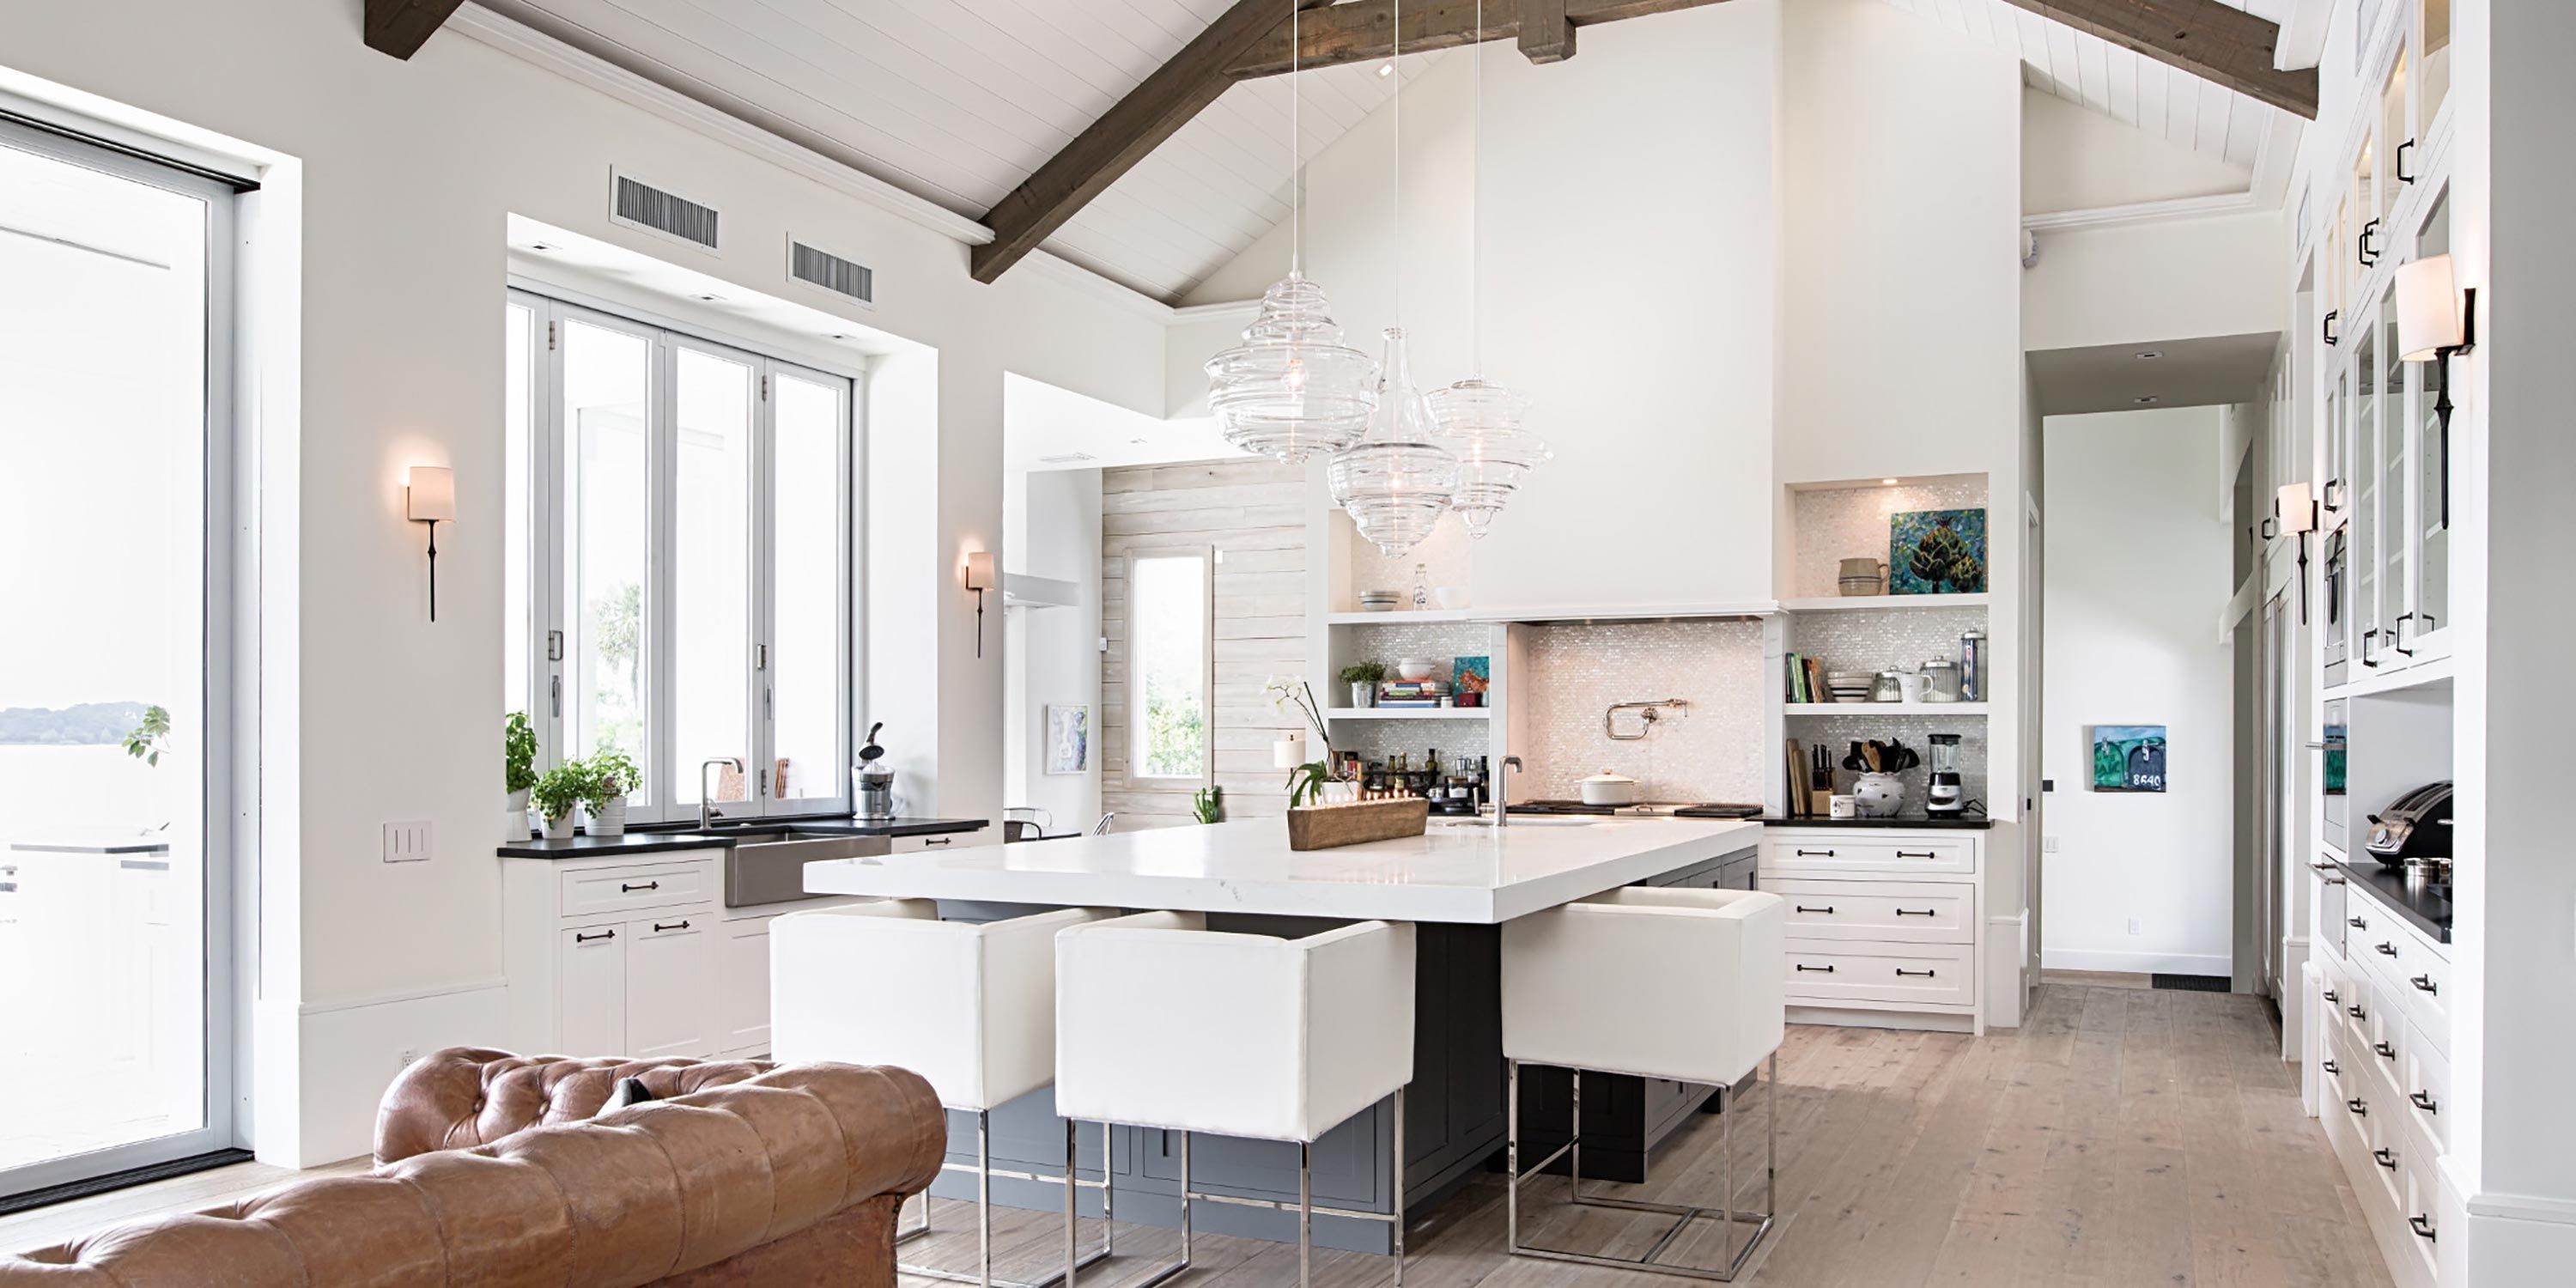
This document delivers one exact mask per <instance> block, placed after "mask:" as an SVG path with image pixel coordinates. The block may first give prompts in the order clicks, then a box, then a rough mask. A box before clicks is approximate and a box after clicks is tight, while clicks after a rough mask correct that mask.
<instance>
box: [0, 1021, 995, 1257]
mask: <svg viewBox="0 0 2576 1288" xmlns="http://www.w3.org/2000/svg"><path fill="white" fill-rule="evenodd" d="M498 1054H499V1053H494V1052H475V1051H447V1052H440V1053H439V1054H438V1055H436V1056H432V1057H428V1058H427V1059H424V1060H423V1061H421V1062H420V1064H418V1065H415V1066H414V1067H413V1069H412V1070H410V1071H408V1072H406V1073H405V1074H404V1075H403V1079H402V1081H401V1082H398V1083H397V1084H396V1088H395V1092H396V1093H401V1094H402V1095H403V1096H404V1097H405V1099H403V1100H402V1102H401V1104H399V1105H398V1104H397V1103H396V1096H395V1095H394V1094H389V1095H388V1098H387V1106H386V1110H385V1113H384V1114H383V1116H382V1118H381V1120H380V1122H379V1128H380V1134H379V1150H380V1152H382V1151H391V1153H392V1155H393V1157H392V1158H391V1159H390V1160H389V1165H388V1166H385V1167H383V1168H382V1169H381V1170H379V1171H378V1172H377V1173H376V1174H375V1175H373V1176H363V1177H335V1178H329V1179H324V1180H316V1181H306V1182H301V1183H297V1184H293V1185H288V1186H285V1187H284V1188H281V1189H277V1190H273V1191H270V1192H268V1193H266V1194H262V1195H258V1196H256V1197H253V1198H249V1199H245V1200H243V1201H241V1202H238V1203H233V1204H228V1205H226V1206H224V1207H221V1208H216V1209H213V1210H211V1211H207V1212H202V1213H197V1214H194V1215H190V1216H180V1217H171V1218H165V1219H161V1220H156V1221H147V1222H141V1223H137V1224H134V1225H129V1226H124V1227H120V1228H116V1229H112V1230H109V1231H106V1232H104V1233H102V1234H97V1235H93V1236H91V1237H88V1238H84V1239H79V1240H75V1241H73V1242H71V1243H67V1244H63V1245H61V1246H58V1247H53V1248H46V1249H41V1250H39V1251H36V1252H33V1253H29V1254H26V1255H25V1256H23V1257H18V1258H6V1257H0V1288H159V1286H161V1285H182V1284H185V1285H221V1286H222V1288H290V1286H291V1288H309V1286H312V1285H323V1284H328V1285H332V1286H333V1288H442V1286H444V1285H457V1284H473V1285H477V1286H478V1288H539V1286H543V1288H574V1286H579V1288H626V1286H629V1285H642V1284H650V1283H670V1284H683V1285H691V1286H693V1288H698V1286H703V1288H713V1286H714V1285H720V1284H809V1283H810V1284H825V1283H830V1284H854V1285H888V1284H891V1283H892V1282H893V1272H894V1257H893V1233H894V1217H895V1212H896V1210H897V1208H898V1207H899V1206H900V1205H901V1203H902V1201H903V1199H904V1197H906V1196H908V1195H910V1194H913V1193H916V1192H918V1191H920V1190H921V1189H923V1188H924V1187H926V1186H927V1185H928V1184H929V1183H930V1181H931V1178H932V1177H933V1176H935V1175H936V1174H937V1172H938V1168H939V1162H940V1158H941V1155H942V1153H943V1152H944V1150H945V1149H946V1145H947V1130H946V1123H945V1120H944V1119H943V1118H942V1116H941V1114H940V1110H939V1104H938V1101H937V1099H936V1098H935V1097H934V1096H933V1095H932V1094H931V1090H930V1084H929V1083H927V1082H925V1081H923V1080H922V1079H921V1078H920V1077H919V1076H918V1075H915V1074H913V1073H911V1072H909V1071H907V1070H903V1069H895V1068H886V1067H860V1066H855V1065H832V1064H813V1065H799V1066H793V1067H789V1068H781V1069H770V1070H766V1071H761V1070H757V1069H749V1067H748V1066H740V1065H736V1066H717V1065H698V1066H686V1067H682V1066H653V1067H652V1068H651V1069H649V1070H648V1071H647V1072H645V1073H643V1074H640V1075H634V1074H630V1075H629V1076H642V1077H644V1078H645V1079H646V1081H647V1084H648V1085H651V1084H652V1083H653V1082H654V1081H655V1079H657V1078H659V1079H662V1080H664V1085H667V1086H669V1087H671V1088H672V1089H673V1090H674V1091H676V1092H678V1093H679V1094H678V1095H677V1097H676V1098H675V1099H672V1100H668V1101H657V1102H654V1103H650V1104H642V1105H637V1106H634V1107H631V1108H628V1109H622V1110H619V1111H617V1112H616V1113H613V1114H610V1115H608V1116H606V1117H604V1118H601V1119H597V1120H592V1121H575V1119H577V1118H578V1114H577V1112H576V1111H575V1109H574V1106H575V1105H577V1104H579V1103H580V1101H579V1100H578V1099H576V1097H577V1096H586V1095H588V1091H587V1088H588V1087H589V1086H590V1085H591V1082H592V1081H593V1080H594V1078H593V1075H594V1074H598V1075H599V1076H612V1075H610V1074H606V1073H602V1072H601V1071H602V1070H614V1069H616V1068H618V1067H619V1066H618V1065H617V1064H616V1063H615V1062H601V1061H522V1060H518V1059H516V1058H515V1057H502V1058H500V1059H491V1058H486V1057H493V1056H497V1055H498ZM424 1066H430V1068H429V1071H428V1072H427V1073H424V1072H423V1068H424ZM501 1066H506V1067H501ZM484 1069H497V1071H496V1072H494V1073H493V1074H492V1075H491V1076H490V1077H489V1078H486V1077H485V1076H484V1075H483V1074H482V1072H481V1070H484ZM548 1069H558V1070H563V1072H561V1073H559V1075H558V1076H556V1077H554V1078H553V1079H552V1080H551V1081H549V1080H548V1079H547V1077H546V1074H545V1071H546V1070H548ZM746 1070H748V1076H743V1074H744V1071H746ZM415 1075H418V1076H417V1077H416V1076H415ZM469 1075H470V1077H469ZM469 1080H470V1081H471V1082H472V1083H473V1084H474V1085H476V1086H478V1087H486V1088H487V1089H486V1090H483V1091H482V1092H480V1094H479V1096H468V1097H465V1098H463V1099H462V1100H459V1099H457V1098H456V1097H455V1095H454V1091H453V1088H454V1087H455V1086H458V1085H462V1084H463V1083H464V1082H466V1081H469ZM692 1082H694V1083H695V1084H696V1089H695V1090H687V1089H685V1088H686V1087H687V1086H688V1085H690V1084H691V1083H692ZM549 1088H551V1089H552V1090H551V1091H549V1090H548V1089H549ZM606 1094H607V1093H606V1091H605V1090H602V1091H601V1092H600V1093H599V1096H597V1097H592V1103H593V1104H596V1103H597V1101H598V1100H599V1099H601V1098H604V1097H605V1095H606ZM414 1095H418V1096H421V1097H425V1099H410V1098H409V1097H411V1096H414ZM505 1098H506V1106H504V1107H503V1108H499V1109H496V1108H494V1105H495V1102H496V1101H502V1100H504V1099H505ZM477 1099H479V1100H480V1102H481V1103H480V1104H479V1105H475V1104H474V1102H475V1101H476V1100H477ZM406 1106H408V1108H406ZM422 1106H429V1108H422ZM460 1106H472V1107H468V1108H461V1109H460ZM520 1113H526V1114H527V1115H529V1120H530V1121H531V1122H535V1123H537V1125H535V1126H533V1127H530V1128H528V1129H526V1130H521V1131H517V1132H515V1133H507V1134H504V1135H503V1136H502V1137H501V1138H500V1139H497V1140H494V1141H492V1142H491V1143H486V1144H478V1145H475V1146H473V1147H471V1148H464V1149H434V1148H433V1149H427V1150H426V1152H424V1151H423V1150H422V1149H420V1148H415V1146H418V1145H420V1143H421V1142H423V1141H427V1140H430V1139H433V1138H437V1137H442V1136H445V1137H451V1138H452V1137H455V1136H458V1135H460V1134H462V1133H467V1132H480V1131H483V1130H486V1129H487V1128H489V1127H492V1126H495V1125H497V1124H499V1123H500V1122H502V1121H505V1120H506V1119H507V1118H509V1117H512V1116H515V1115H518V1114H520ZM442 1123H443V1124H445V1125H444V1126H441V1125H440V1124H442ZM389 1125H390V1126H391V1127H392V1128H394V1129H396V1130H395V1131H394V1137H393V1139H390V1140H389V1139H388V1138H387V1137H386V1136H385V1134H384V1130H385V1129H386V1128H387V1127H388V1126H389Z"/></svg>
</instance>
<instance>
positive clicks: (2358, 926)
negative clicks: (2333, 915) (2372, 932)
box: [2343, 917, 2370, 930]
mask: <svg viewBox="0 0 2576 1288" xmlns="http://www.w3.org/2000/svg"><path fill="white" fill-rule="evenodd" d="M2343 924H2345V925H2347V926H2350V927H2352V928H2353V929H2355V930H2368V929H2370V923H2369V922H2367V921H2364V920H2362V919H2361V918H2359V917H2346V918H2344V919H2343Z"/></svg>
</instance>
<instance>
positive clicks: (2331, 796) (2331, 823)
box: [2317, 698, 2352, 855]
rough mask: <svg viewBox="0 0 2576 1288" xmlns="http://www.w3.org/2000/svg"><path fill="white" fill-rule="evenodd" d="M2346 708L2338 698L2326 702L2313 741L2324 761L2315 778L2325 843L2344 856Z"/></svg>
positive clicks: (2347, 837)
mask: <svg viewBox="0 0 2576 1288" xmlns="http://www.w3.org/2000/svg"><path fill="white" fill-rule="evenodd" d="M2349 710H2350V706H2349V704H2348V703H2346V702H2345V700H2344V699H2342V698H2335V699H2333V700H2331V701H2329V702H2327V703H2326V711H2325V717H2326V718H2325V729H2324V736H2323V737H2322V738H2321V739H2320V740H2319V741H2318V743H2317V746H2318V748H2319V749H2320V750H2321V751H2322V752H2323V753H2324V754H2323V755H2322V756H2321V757H2320V759H2321V760H2322V761H2323V762H2324V763H2323V764H2322V765H2321V766H2320V767H2319V772H2318V777H2319V779H2320V780H2321V781H2322V783H2323V786H2324V791H2323V795H2324V797H2325V843H2326V844H2328V845H2331V846H2333V847H2334V849H2335V853H2337V854H2344V855H2349V854H2351V853H2352V843H2351V839H2350V835H2349V831H2350V829H2349V827H2348V826H2347V823H2346V821H2345V820H2346V818H2347V810H2346V797H2345V794H2344V793H2345V788H2344V779H2345V776H2346V774H2347V772H2348V771H2347V764H2348V761H2349V756H2348V754H2347V753H2348V748H2349V745H2350V743H2351V736H2352V730H2351V726H2350V725H2348V724H2347V723H2346V721H2347V720H2348V719H2349V718H2350V717H2349V716H2348V714H2347V713H2348V712H2349Z"/></svg>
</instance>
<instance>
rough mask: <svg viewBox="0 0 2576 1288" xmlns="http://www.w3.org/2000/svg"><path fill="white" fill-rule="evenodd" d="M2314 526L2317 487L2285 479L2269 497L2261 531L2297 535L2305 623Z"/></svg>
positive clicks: (2301, 612) (2302, 622) (2303, 622)
mask: <svg viewBox="0 0 2576 1288" xmlns="http://www.w3.org/2000/svg"><path fill="white" fill-rule="evenodd" d="M2316 530H2317V497H2316V489H2314V488H2313V487H2311V486H2309V485H2308V484H2305V483H2284V484H2282V485H2281V491H2280V494H2279V495H2278V496H2275V497H2273V498H2272V517H2271V518H2269V519H2266V520H2264V521H2263V535H2264V536H2267V537H2276V536H2291V537H2297V538H2298V539H2299V624H2300V625H2301V626H2305V625H2307V624H2308V534H2309V533H2311V532H2314V531H2316Z"/></svg>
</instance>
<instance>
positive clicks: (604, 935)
mask: <svg viewBox="0 0 2576 1288" xmlns="http://www.w3.org/2000/svg"><path fill="white" fill-rule="evenodd" d="M615 938H617V932H616V931H614V930H603V931H600V932H599V933H598V934H596V935H585V934H583V933H581V932H580V931H578V930H576V931H574V932H572V941H573V942H574V943H576V944H587V943H591V942H594V941H596V940H601V939H615Z"/></svg>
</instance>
